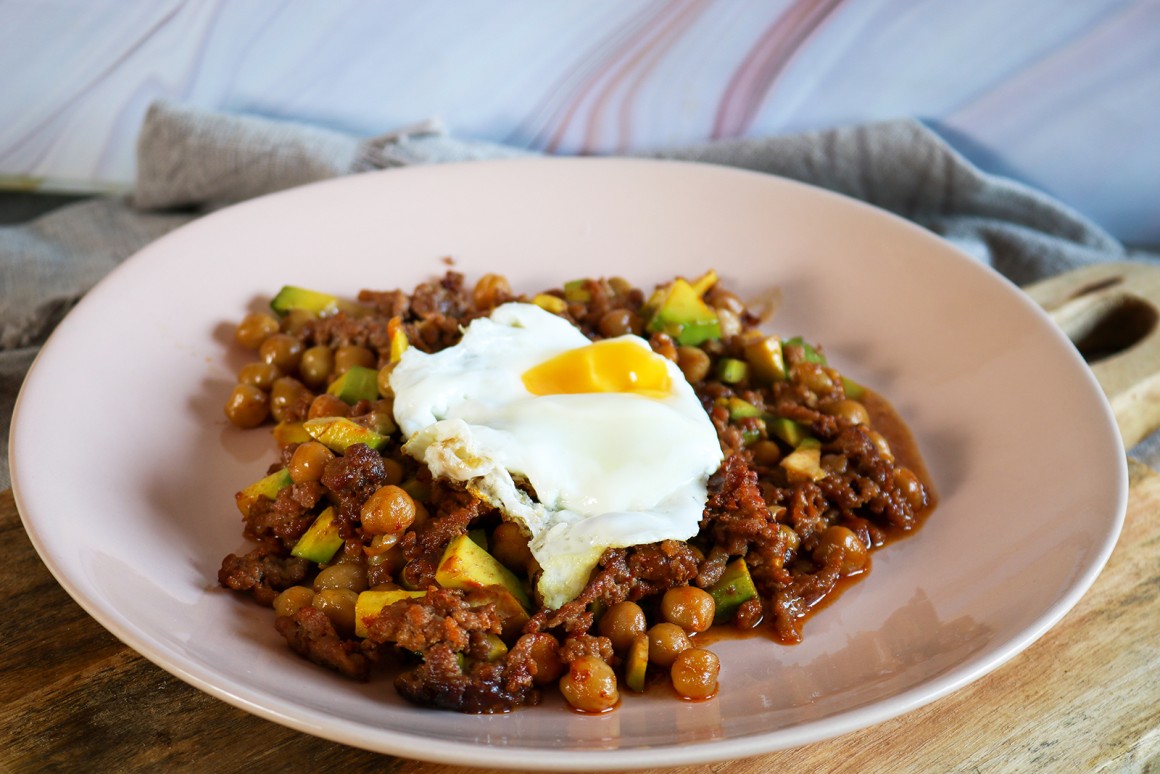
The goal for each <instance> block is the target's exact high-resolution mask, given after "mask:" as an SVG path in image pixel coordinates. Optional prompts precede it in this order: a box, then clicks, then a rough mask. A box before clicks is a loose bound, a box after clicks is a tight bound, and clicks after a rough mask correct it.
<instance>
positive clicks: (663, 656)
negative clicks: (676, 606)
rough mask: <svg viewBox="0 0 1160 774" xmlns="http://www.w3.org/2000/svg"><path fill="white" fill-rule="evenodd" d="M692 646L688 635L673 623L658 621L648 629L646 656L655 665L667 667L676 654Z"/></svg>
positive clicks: (674, 659) (675, 657)
mask: <svg viewBox="0 0 1160 774" xmlns="http://www.w3.org/2000/svg"><path fill="white" fill-rule="evenodd" d="M691 647H693V643H691V642H690V641H689V635H688V634H686V633H685V630H684V629H682V628H681V627H679V626H677V625H676V624H674V623H668V622H665V623H659V624H656V625H654V626H653V628H651V629H649V630H648V658H649V661H651V662H653V663H654V664H656V665H657V666H659V667H661V668H663V669H668V668H669V667H671V666H672V665H673V662H674V661H676V660H677V655H678V654H679V653H680V652H681V651H684V650H688V649H689V648H691Z"/></svg>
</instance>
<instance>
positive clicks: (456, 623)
mask: <svg viewBox="0 0 1160 774" xmlns="http://www.w3.org/2000/svg"><path fill="white" fill-rule="evenodd" d="M367 629H368V637H367V639H368V640H370V641H371V642H374V643H377V644H396V645H398V646H399V647H400V648H403V649H405V650H408V651H413V652H417V653H422V654H423V663H422V664H420V665H419V666H417V667H415V668H413V669H411V670H409V671H407V672H404V673H402V674H401V675H399V677H398V678H397V679H396V681H395V686H396V688H397V689H398V690H399V693H400V694H402V695H403V696H404V697H406V698H407V699H410V700H411V701H414V702H417V703H419V704H425V705H429V706H436V707H445V708H450V709H459V710H462V711H466V712H503V711H507V710H510V709H512V708H513V707H515V706H516V705H519V704H522V703H525V702H526V701H527V700H528V699H529V697H530V695H531V692H532V675H533V671H534V668H533V667H532V666H531V665H530V663H529V660H530V654H527V653H525V654H524V655H523V657H518V656H517V657H515V658H512V657H511V656H509V658H507V659H504V660H501V661H497V662H488V661H485V660H482V658H483V657H484V656H485V655H486V648H487V645H486V641H485V640H484V637H483V635H488V634H492V635H498V634H499V633H500V632H501V631H502V622H501V621H500V619H499V616H498V615H497V614H496V612H495V610H494V607H493V606H492V605H483V606H481V607H473V606H472V605H471V604H470V603H469V602H468V600H467V598H466V597H465V596H464V594H463V593H462V592H460V591H456V590H451V589H439V588H434V587H432V588H430V589H428V591H427V595H426V596H425V597H419V598H415V599H408V600H402V601H399V602H396V603H395V604H393V605H391V606H390V607H387V608H384V609H383V611H382V612H381V613H380V614H379V615H378V616H376V617H375V618H374V619H372V620H371V621H370V622H369V624H368V626H367ZM460 654H463V655H466V656H469V657H472V658H473V659H474V660H473V661H470V662H466V663H469V664H470V666H469V671H468V672H467V673H465V672H464V671H463V667H462V666H461V661H460V658H459V656H460Z"/></svg>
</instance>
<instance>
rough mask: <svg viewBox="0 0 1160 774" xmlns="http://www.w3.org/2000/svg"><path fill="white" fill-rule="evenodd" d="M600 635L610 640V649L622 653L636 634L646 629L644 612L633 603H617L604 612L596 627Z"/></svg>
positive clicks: (646, 623)
mask: <svg viewBox="0 0 1160 774" xmlns="http://www.w3.org/2000/svg"><path fill="white" fill-rule="evenodd" d="M598 627H599V629H600V634H601V635H602V636H604V637H607V638H608V639H610V640H612V649H613V650H614V651H616V652H617V653H624V652H625V651H627V650H628V649H629V647H630V646H631V645H632V642H633V640H635V639H636V636H637V635H638V634H643V633H644V632H645V630H646V629H647V628H648V622H647V621H646V620H645V617H644V611H643V610H641V609H640V605H638V604H637V603H635V602H627V601H626V602H617V603H616V604H615V605H613V606H612V607H610V608H608V609H607V610H605V611H604V615H602V616H601V617H600V623H599V625H598Z"/></svg>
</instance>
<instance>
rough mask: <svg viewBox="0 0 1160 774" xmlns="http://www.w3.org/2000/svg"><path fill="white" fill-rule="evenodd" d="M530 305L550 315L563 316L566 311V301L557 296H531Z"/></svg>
mask: <svg viewBox="0 0 1160 774" xmlns="http://www.w3.org/2000/svg"><path fill="white" fill-rule="evenodd" d="M532 303H533V304H535V305H536V306H538V307H540V308H541V309H543V310H544V311H545V312H551V313H552V314H563V313H564V312H566V311H567V310H568V302H567V301H565V300H564V299H562V298H560V297H559V296H553V295H549V294H547V293H539V294H537V295H535V296H532Z"/></svg>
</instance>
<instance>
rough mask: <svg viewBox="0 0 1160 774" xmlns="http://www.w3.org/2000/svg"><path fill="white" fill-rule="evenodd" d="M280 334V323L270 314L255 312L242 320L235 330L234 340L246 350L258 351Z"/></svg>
mask: <svg viewBox="0 0 1160 774" xmlns="http://www.w3.org/2000/svg"><path fill="white" fill-rule="evenodd" d="M277 332H278V321H277V320H276V319H275V318H273V317H271V316H270V315H268V314H264V313H262V312H254V313H251V314H248V315H246V316H245V317H243V318H242V321H241V322H240V323H238V327H237V328H236V329H235V330H234V340H235V341H237V342H238V343H239V344H241V345H242V346H243V347H245V348H246V349H257V348H258V347H260V346H262V342H263V341H265V340H266V339H267V338H269V337H270V336H273V335H274V334H275V333H277Z"/></svg>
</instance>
